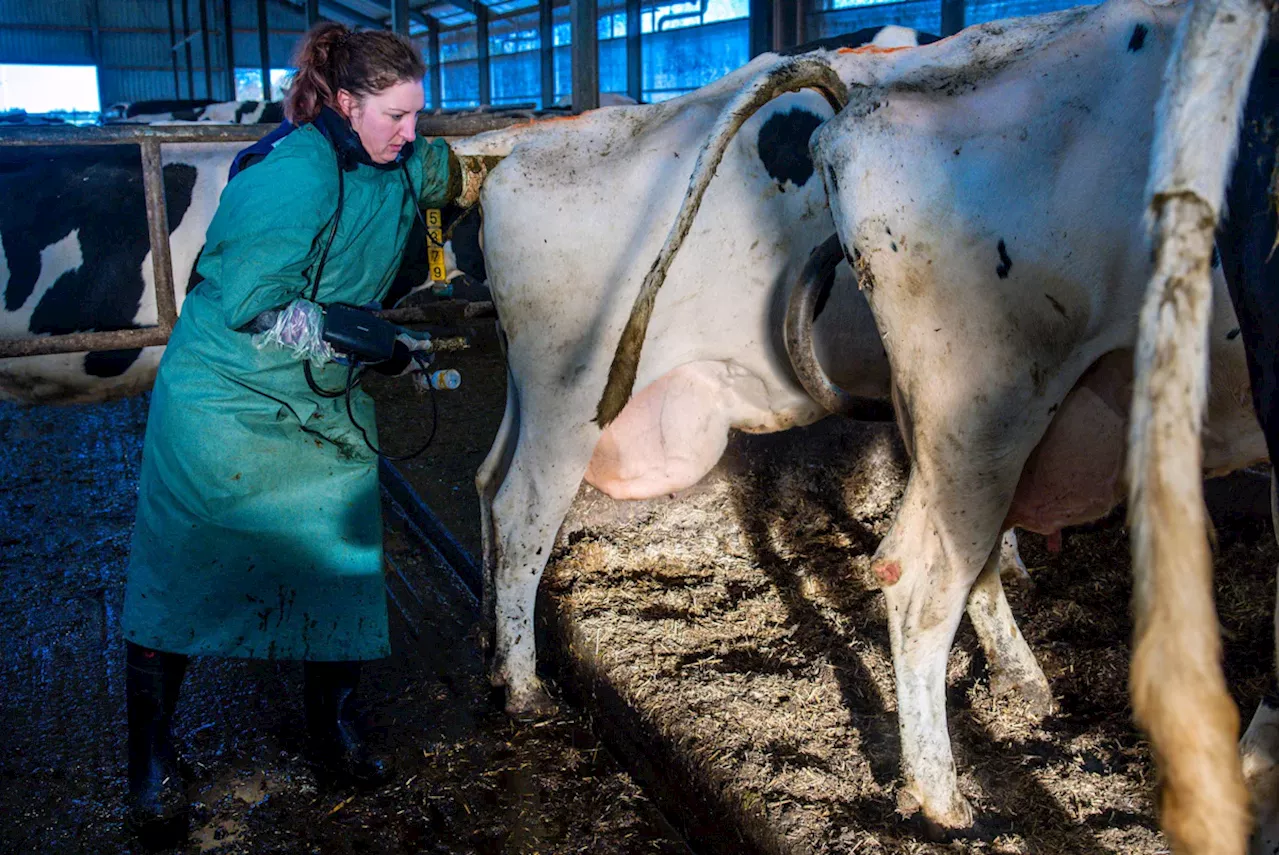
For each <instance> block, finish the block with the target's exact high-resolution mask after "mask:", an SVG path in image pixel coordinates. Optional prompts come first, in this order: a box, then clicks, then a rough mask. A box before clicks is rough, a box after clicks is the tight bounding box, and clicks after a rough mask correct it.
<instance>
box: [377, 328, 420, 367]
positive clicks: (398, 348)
mask: <svg viewBox="0 0 1280 855" xmlns="http://www.w3.org/2000/svg"><path fill="white" fill-rule="evenodd" d="M415 354H417V356H416V357H415ZM432 358H433V357H432V355H431V334H430V333H427V332H416V331H414V330H407V329H401V330H400V332H399V334H398V335H397V336H396V343H395V347H394V348H393V349H392V352H391V358H390V359H384V360H383V361H382V362H375V363H373V364H372V365H370V366H369V367H370V368H372V369H373V370H374V371H377V372H378V373H379V374H385V375H387V376H388V377H398V376H400V375H401V374H407V373H409V372H410V371H412V370H413V369H415V368H417V367H418V361H419V360H421V361H423V362H425V363H427V364H430V362H431V360H432Z"/></svg>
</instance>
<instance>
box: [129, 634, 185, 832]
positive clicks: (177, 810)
mask: <svg viewBox="0 0 1280 855" xmlns="http://www.w3.org/2000/svg"><path fill="white" fill-rule="evenodd" d="M186 670H187V657H185V656H183V655H181V654H177V653H163V652H161V651H159V650H149V649H147V648H145V647H140V646H138V645H136V644H129V643H126V652H125V706H126V708H127V710H128V717H129V802H128V810H127V813H126V821H127V822H128V824H129V828H130V829H131V830H132V831H133V833H134V834H136V835H138V837H139V838H141V839H142V841H143V843H145V844H147V845H149V846H154V847H167V846H172V845H174V844H175V843H180V842H182V841H183V840H185V839H186V836H187V793H186V788H185V787H184V786H183V782H182V775H181V774H180V772H179V771H178V752H177V749H176V748H175V747H174V744H173V729H172V728H173V711H174V709H175V708H176V707H177V705H178V689H179V687H180V686H181V685H182V675H183V674H184V673H185V672H186Z"/></svg>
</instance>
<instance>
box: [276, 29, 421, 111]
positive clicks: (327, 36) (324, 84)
mask: <svg viewBox="0 0 1280 855" xmlns="http://www.w3.org/2000/svg"><path fill="white" fill-rule="evenodd" d="M293 64H294V67H295V68H297V69H298V70H297V72H296V73H295V74H294V76H293V85H292V86H291V87H290V89H289V94H288V95H287V96H286V97H285V102H284V114H285V116H286V117H288V119H289V121H291V122H293V123H294V124H295V125H301V124H303V123H304V122H310V121H312V120H314V119H315V117H316V116H317V115H319V114H320V108H321V107H322V106H324V105H326V104H327V105H329V106H330V107H336V102H335V99H336V98H337V95H338V90H339V89H345V90H347V91H348V92H350V93H351V94H352V95H355V96H356V97H358V98H363V97H364V96H366V95H372V94H375V93H377V92H381V91H382V90H384V89H386V88H387V87H389V86H394V85H395V84H397V83H401V82H404V81H406V80H421V79H422V78H423V77H425V76H426V73H427V67H426V64H425V63H423V61H422V57H421V56H420V55H419V54H418V51H417V50H415V49H414V47H413V45H412V44H410V42H409V40H408V39H406V38H404V37H403V36H400V35H397V34H395V33H392V32H388V31H386V30H361V31H360V32H354V31H352V30H350V29H348V28H347V27H346V26H344V25H342V24H339V23H335V22H333V21H324V22H322V23H319V24H316V25H315V26H314V27H312V28H311V30H310V32H308V33H307V35H306V37H305V38H304V39H303V40H302V43H301V44H300V45H298V50H297V52H296V53H295V54H294V57H293Z"/></svg>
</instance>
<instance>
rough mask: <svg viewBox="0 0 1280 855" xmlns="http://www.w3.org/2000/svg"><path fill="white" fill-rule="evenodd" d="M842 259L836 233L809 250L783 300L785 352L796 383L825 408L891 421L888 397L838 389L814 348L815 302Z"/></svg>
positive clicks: (826, 292) (828, 287) (824, 296)
mask: <svg viewBox="0 0 1280 855" xmlns="http://www.w3.org/2000/svg"><path fill="white" fill-rule="evenodd" d="M843 260H844V248H843V247H841V245H840V236H839V235H832V236H831V237H829V238H827V239H826V240H825V241H823V242H822V243H821V244H819V245H818V246H817V247H815V248H814V250H813V252H811V253H810V254H809V260H808V261H806V262H805V265H804V267H803V268H802V269H801V271H800V277H799V279H797V280H796V284H795V286H794V287H793V288H792V289H791V297H790V299H788V301H787V317H786V321H785V323H784V324H783V327H782V333H783V335H782V338H783V342H784V343H785V344H786V347H787V356H788V357H789V358H790V359H791V368H792V370H794V371H795V372H796V378H797V379H799V381H800V385H801V386H803V387H804V389H805V391H806V392H808V393H809V397H811V398H813V400H815V401H817V402H818V403H819V404H820V405H822V407H823V409H825V410H826V411H827V412H829V413H835V414H838V415H843V416H848V417H849V418H852V419H857V420H859V421H864V422H891V421H893V418H894V416H893V403H892V402H891V401H889V400H887V399H883V400H882V399H879V398H867V397H863V396H861V395H850V394H849V393H848V392H846V391H845V390H844V389H841V388H840V387H839V386H838V385H836V384H835V382H834V381H832V379H831V378H830V377H828V376H827V372H826V371H824V370H823V368H822V364H821V363H820V362H819V361H818V354H817V352H816V351H815V349H814V342H813V319H814V315H815V314H816V310H817V308H818V306H820V305H821V304H822V303H824V302H825V301H826V300H827V299H828V298H829V297H830V295H831V288H832V285H833V284H834V283H835V277H836V268H837V267H838V266H839V265H840V262H841V261H843Z"/></svg>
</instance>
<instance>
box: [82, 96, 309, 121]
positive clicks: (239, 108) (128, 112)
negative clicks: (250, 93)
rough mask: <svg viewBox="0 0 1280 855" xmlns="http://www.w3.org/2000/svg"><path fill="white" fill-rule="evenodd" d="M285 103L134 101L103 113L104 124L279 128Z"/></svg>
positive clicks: (117, 105) (112, 107) (115, 105)
mask: <svg viewBox="0 0 1280 855" xmlns="http://www.w3.org/2000/svg"><path fill="white" fill-rule="evenodd" d="M283 119H284V102H282V101H134V102H132V103H128V104H114V105H112V106H111V107H109V108H108V109H107V110H104V111H103V113H102V123H103V124H105V125H150V124H160V123H164V124H168V123H175V122H210V123H215V124H223V125H253V124H262V125H278V124H279V123H280V122H281V121H282V120H283Z"/></svg>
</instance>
